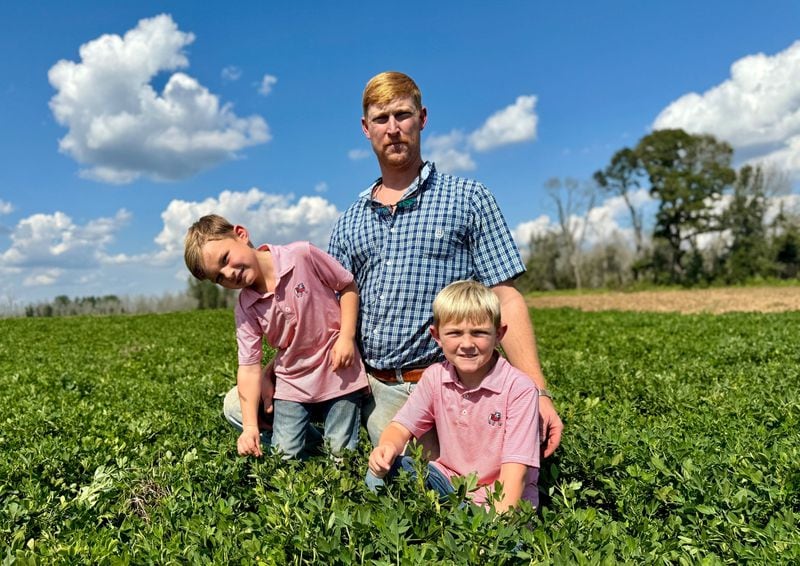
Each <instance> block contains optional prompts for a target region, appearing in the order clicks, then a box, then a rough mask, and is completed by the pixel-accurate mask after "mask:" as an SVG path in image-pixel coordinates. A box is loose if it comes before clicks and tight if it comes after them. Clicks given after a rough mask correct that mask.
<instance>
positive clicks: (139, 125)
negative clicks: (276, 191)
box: [48, 14, 270, 183]
mask: <svg viewBox="0 0 800 566" xmlns="http://www.w3.org/2000/svg"><path fill="white" fill-rule="evenodd" d="M193 41H194V35H193V34H191V33H185V32H182V31H180V30H178V28H177V25H176V24H175V23H174V22H173V21H172V18H171V17H170V16H169V15H165V14H162V15H160V16H156V17H154V18H150V19H143V20H140V21H139V23H138V25H137V26H136V27H135V28H134V29H132V30H129V31H128V32H126V33H125V35H124V37H120V36H119V35H113V34H106V35H103V36H101V37H99V38H97V39H95V40H92V41H90V42H88V43H85V44H84V45H82V46H81V48H80V57H81V62H79V63H75V62H73V61H66V60H61V61H59V62H58V63H56V64H55V65H54V66H53V67H52V68H51V69H50V71H49V73H48V78H49V80H50V84H51V85H53V87H54V88H55V89H56V90H57V91H58V92H57V94H56V95H55V96H53V98H52V99H51V100H50V108H51V109H52V111H53V115H54V116H55V118H56V120H57V121H58V122H59V123H60V124H62V125H64V126H66V127H67V128H68V129H69V131H68V133H67V134H66V135H65V136H64V137H63V138H62V139H61V140H60V144H59V147H60V150H61V151H62V152H64V153H66V154H68V155H70V156H72V157H73V158H74V159H75V160H77V161H78V162H79V163H81V164H84V165H87V166H88V168H87V169H84V170H83V171H82V172H81V174H82V175H83V176H85V177H88V178H92V179H96V180H100V181H105V182H110V183H128V182H131V181H133V180H135V179H136V178H138V177H139V176H141V175H145V176H148V177H151V178H154V179H161V180H169V179H181V178H185V177H188V176H191V175H193V174H195V173H197V172H198V171H200V170H202V169H205V168H208V167H211V166H213V165H216V164H217V163H220V162H221V161H224V160H226V159H230V158H232V157H235V155H236V152H237V151H239V150H240V149H242V148H244V147H247V146H250V145H254V144H259V143H264V142H266V141H268V140H269V139H270V135H269V130H268V126H267V123H266V122H265V121H264V120H263V118H261V117H260V116H250V117H248V118H240V117H238V116H236V115H235V114H234V113H233V111H232V108H231V106H230V105H229V104H223V105H220V102H219V99H218V98H217V96H215V95H214V94H212V93H210V92H209V91H208V89H206V88H205V87H203V86H202V85H201V84H200V83H199V82H198V81H197V80H196V79H194V78H192V77H190V76H188V75H186V74H184V73H181V72H175V73H173V74H172V75H170V76H169V78H168V80H167V82H166V85H165V86H164V89H163V92H161V93H157V92H156V91H155V90H154V89H153V87H152V85H151V84H150V83H151V81H152V80H153V79H154V78H155V77H156V75H158V74H159V73H162V72H169V71H175V70H176V69H181V68H185V67H188V65H189V61H188V58H187V56H186V54H185V52H184V48H185V47H186V46H187V45H189V44H191V43H192V42H193Z"/></svg>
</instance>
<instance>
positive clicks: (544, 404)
mask: <svg viewBox="0 0 800 566" xmlns="http://www.w3.org/2000/svg"><path fill="white" fill-rule="evenodd" d="M539 430H540V431H541V434H542V445H543V446H544V457H545V458H548V457H550V456H551V455H552V454H553V452H555V451H556V448H558V445H559V444H561V431H562V430H564V423H562V422H561V418H560V417H559V416H558V413H557V412H556V408H555V405H553V401H552V400H551V399H550V398H549V397H544V396H542V395H540V396H539Z"/></svg>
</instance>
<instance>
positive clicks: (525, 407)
mask: <svg viewBox="0 0 800 566" xmlns="http://www.w3.org/2000/svg"><path fill="white" fill-rule="evenodd" d="M506 415H507V417H506V432H505V436H504V437H503V452H502V455H501V463H503V464H509V463H514V464H525V465H526V466H531V467H533V468H538V467H539V392H538V391H537V390H536V387H533V386H532V384H531V383H530V380H529V379H528V377H527V376H520V378H518V379H516V380H515V382H514V384H513V385H512V388H511V391H510V392H509V397H508V405H507V407H506Z"/></svg>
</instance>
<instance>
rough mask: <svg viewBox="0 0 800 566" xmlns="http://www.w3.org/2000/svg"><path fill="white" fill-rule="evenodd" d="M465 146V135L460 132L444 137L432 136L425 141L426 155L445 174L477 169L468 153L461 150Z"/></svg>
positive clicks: (456, 131) (454, 131) (455, 131)
mask: <svg viewBox="0 0 800 566" xmlns="http://www.w3.org/2000/svg"><path fill="white" fill-rule="evenodd" d="M463 144H464V134H463V132H461V131H460V130H453V131H452V132H450V133H449V134H444V135H436V134H432V135H430V136H428V137H427V138H426V139H425V142H424V146H425V155H426V157H427V158H428V159H431V160H432V161H434V162H435V163H436V167H437V168H438V169H439V170H440V171H442V172H444V173H454V172H456V171H472V170H473V169H475V162H474V161H473V160H472V156H471V155H470V154H469V153H468V152H466V151H464V150H462V149H459V146H463Z"/></svg>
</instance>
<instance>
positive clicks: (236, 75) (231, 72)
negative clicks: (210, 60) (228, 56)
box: [220, 65, 242, 82]
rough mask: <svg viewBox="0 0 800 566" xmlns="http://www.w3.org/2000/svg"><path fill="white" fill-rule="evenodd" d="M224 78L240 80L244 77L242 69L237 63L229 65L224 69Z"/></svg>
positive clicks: (225, 79) (229, 80)
mask: <svg viewBox="0 0 800 566" xmlns="http://www.w3.org/2000/svg"><path fill="white" fill-rule="evenodd" d="M220 74H221V75H222V80H224V81H228V82H234V81H238V80H239V79H240V78H242V70H241V69H240V68H239V67H237V66H236V65H228V66H227V67H225V68H224V69H222V73H220Z"/></svg>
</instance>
